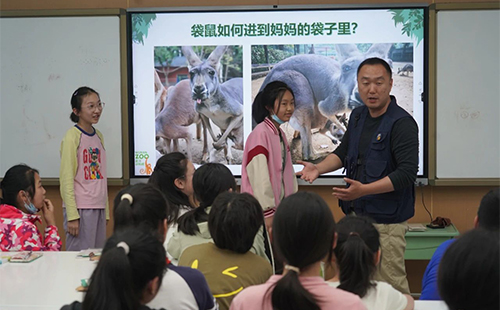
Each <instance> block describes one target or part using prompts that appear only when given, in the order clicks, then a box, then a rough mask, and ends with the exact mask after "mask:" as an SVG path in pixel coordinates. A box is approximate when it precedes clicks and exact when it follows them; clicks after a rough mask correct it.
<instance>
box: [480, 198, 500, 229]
mask: <svg viewBox="0 0 500 310" xmlns="http://www.w3.org/2000/svg"><path fill="white" fill-rule="evenodd" d="M474 224H475V225H474V226H476V227H480V228H484V229H487V230H494V231H498V230H499V228H500V188H495V189H492V190H491V191H489V192H488V193H487V194H486V195H484V197H483V199H481V204H480V205H479V209H478V211H477V216H476V219H475V220H474Z"/></svg>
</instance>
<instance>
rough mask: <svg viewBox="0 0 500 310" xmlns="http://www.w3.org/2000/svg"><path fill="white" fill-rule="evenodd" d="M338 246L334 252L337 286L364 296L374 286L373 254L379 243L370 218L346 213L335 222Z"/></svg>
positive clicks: (374, 262)
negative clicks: (337, 269)
mask: <svg viewBox="0 0 500 310" xmlns="http://www.w3.org/2000/svg"><path fill="white" fill-rule="evenodd" d="M337 233H338V239H337V247H335V249H334V253H335V256H336V259H337V264H338V266H339V272H340V277H339V279H340V285H339V286H338V288H340V289H343V290H345V291H348V292H351V293H354V294H356V295H358V296H359V297H361V298H363V297H364V296H365V295H366V293H367V292H368V290H369V289H370V287H372V286H374V285H375V283H373V282H372V281H371V280H372V276H373V274H374V273H375V271H376V268H377V267H376V261H375V255H376V254H377V251H378V250H379V247H380V241H379V233H378V231H377V229H376V228H375V226H373V224H372V222H371V220H369V219H367V218H364V217H359V216H346V217H344V218H343V219H342V220H340V221H339V222H338V223H337Z"/></svg>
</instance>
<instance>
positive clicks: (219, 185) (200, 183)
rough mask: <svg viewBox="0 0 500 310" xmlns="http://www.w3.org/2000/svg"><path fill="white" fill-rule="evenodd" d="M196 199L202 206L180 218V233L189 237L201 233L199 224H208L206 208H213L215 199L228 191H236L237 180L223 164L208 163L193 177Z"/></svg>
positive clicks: (197, 170)
mask: <svg viewBox="0 0 500 310" xmlns="http://www.w3.org/2000/svg"><path fill="white" fill-rule="evenodd" d="M193 191H194V197H195V198H196V200H197V201H198V202H199V203H200V206H199V207H198V208H196V209H194V210H191V211H189V212H187V213H186V214H184V215H183V216H181V217H180V218H179V221H178V222H179V227H178V229H179V231H181V232H183V233H185V234H187V235H195V234H196V232H199V228H198V225H197V224H198V223H201V222H206V221H207V220H208V215H207V212H206V208H207V207H209V206H211V205H212V203H213V202H214V200H215V198H216V197H217V196H218V195H219V194H220V193H224V192H227V191H236V180H235V179H234V176H233V174H232V172H231V170H229V168H227V167H226V166H225V165H223V164H219V163H208V164H204V165H202V166H200V167H199V168H198V169H196V171H195V172H194V175H193Z"/></svg>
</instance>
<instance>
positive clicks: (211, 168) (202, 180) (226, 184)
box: [193, 163, 236, 206]
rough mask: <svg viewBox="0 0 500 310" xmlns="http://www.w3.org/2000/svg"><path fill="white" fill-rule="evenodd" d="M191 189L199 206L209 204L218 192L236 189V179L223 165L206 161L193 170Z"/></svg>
mask: <svg viewBox="0 0 500 310" xmlns="http://www.w3.org/2000/svg"><path fill="white" fill-rule="evenodd" d="M193 190H194V196H195V198H196V200H198V202H199V203H200V206H210V205H212V203H213V202H214V200H215V198H216V197H217V196H218V195H219V194H220V193H223V192H227V191H236V180H235V179H234V176H233V173H232V172H231V170H229V168H228V167H226V166H225V165H223V164H219V163H208V164H204V165H202V166H200V167H199V168H198V169H196V171H195V172H194V175H193Z"/></svg>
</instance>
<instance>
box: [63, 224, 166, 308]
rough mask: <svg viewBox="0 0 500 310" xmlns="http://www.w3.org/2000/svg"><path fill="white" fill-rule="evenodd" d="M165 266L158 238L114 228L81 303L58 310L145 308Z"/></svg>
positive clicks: (162, 249) (142, 232)
mask: <svg viewBox="0 0 500 310" xmlns="http://www.w3.org/2000/svg"><path fill="white" fill-rule="evenodd" d="M165 267H166V255H165V249H164V248H163V246H162V244H161V242H160V240H158V239H157V238H154V237H152V236H151V235H150V234H148V233H145V232H144V231H141V230H135V229H127V230H123V231H119V232H115V233H114V234H113V235H112V236H111V237H110V238H109V239H108V241H106V245H105V246H104V249H103V251H102V256H101V258H100V259H99V263H98V264H97V267H96V269H95V270H94V272H93V273H92V276H91V277H90V284H89V288H88V291H87V293H86V294H85V297H84V299H83V303H80V302H79V301H75V302H73V303H72V304H71V305H66V306H63V307H62V308H61V310H80V309H82V310H101V309H110V310H139V309H140V310H148V309H150V308H149V307H147V306H145V305H146V304H147V303H148V302H150V301H151V300H152V299H153V298H154V297H155V295H156V294H157V293H158V290H159V288H160V286H161V282H162V279H163V274H164V272H165V270H166V269H165ZM162 309H163V308H162Z"/></svg>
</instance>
